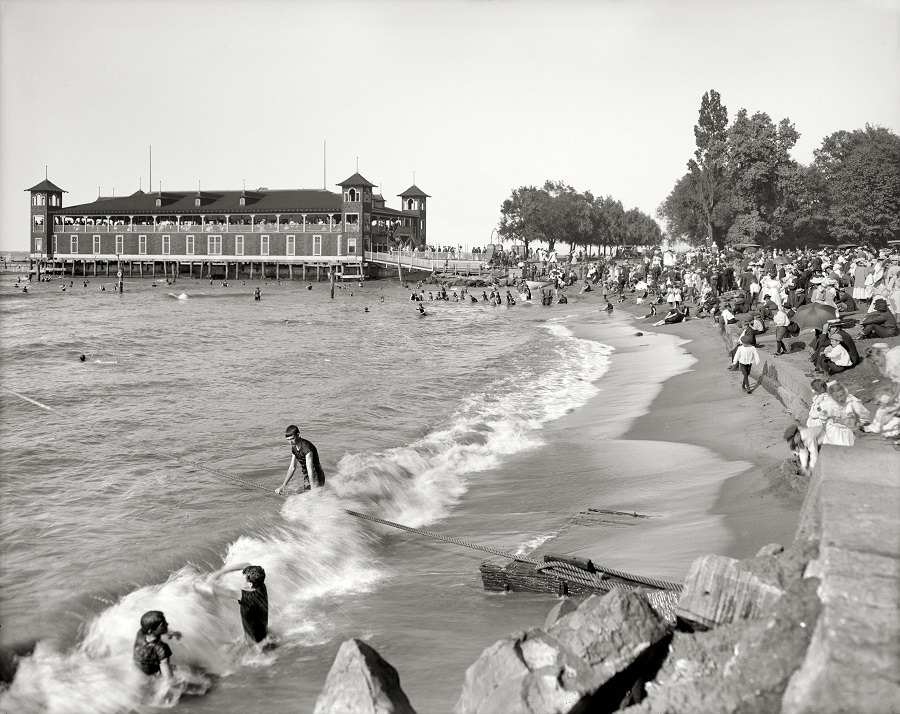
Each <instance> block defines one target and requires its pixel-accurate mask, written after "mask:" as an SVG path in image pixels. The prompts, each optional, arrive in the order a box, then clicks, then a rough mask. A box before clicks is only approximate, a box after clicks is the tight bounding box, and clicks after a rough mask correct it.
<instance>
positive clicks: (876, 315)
mask: <svg viewBox="0 0 900 714" xmlns="http://www.w3.org/2000/svg"><path fill="white" fill-rule="evenodd" d="M860 326H861V327H862V330H861V331H860V333H859V334H858V335H857V336H856V339H858V340H865V339H868V338H870V337H882V338H884V337H896V336H897V334H898V329H897V319H896V318H895V317H894V313H892V312H891V311H890V310H889V309H888V305H887V302H886V301H885V299H884V298H876V299H875V300H874V302H873V303H872V308H871V310H870V311H869V313H868V314H866V316H865V317H864V318H863V320H862V322H861V323H860Z"/></svg>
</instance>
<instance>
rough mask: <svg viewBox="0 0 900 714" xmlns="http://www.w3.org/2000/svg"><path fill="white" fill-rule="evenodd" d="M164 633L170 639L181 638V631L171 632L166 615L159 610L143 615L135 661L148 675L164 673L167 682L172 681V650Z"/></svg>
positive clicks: (135, 645) (135, 640) (136, 639)
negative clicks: (166, 641)
mask: <svg viewBox="0 0 900 714" xmlns="http://www.w3.org/2000/svg"><path fill="white" fill-rule="evenodd" d="M163 635H168V637H169V639H170V640H171V639H173V638H174V639H176V640H180V639H181V633H180V632H174V631H173V632H169V623H168V622H166V616H165V615H163V613H161V612H160V611H159V610H150V611H149V612H145V613H144V614H143V615H142V616H141V629H139V630H138V631H137V635H135V638H134V663H135V664H136V665H137V666H138V668H139V669H140V670H141V671H142V672H143V673H144V674H146V675H150V676H156V675H162V677H163V679H164V680H165V681H166V682H171V681H172V665H171V664H170V663H169V658H170V657H171V656H172V650H171V648H170V647H169V645H167V644H166V643H165V642H163V641H162V637H163Z"/></svg>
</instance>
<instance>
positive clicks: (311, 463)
mask: <svg viewBox="0 0 900 714" xmlns="http://www.w3.org/2000/svg"><path fill="white" fill-rule="evenodd" d="M284 436H285V438H286V439H288V441H290V442H291V465H290V466H289V467H288V470H287V475H286V476H285V477H284V483H283V484H281V486H280V487H278V488H276V489H275V493H278V494H281V493H284V489H285V487H286V486H287V485H288V483H289V482H290V480H291V479H292V478H293V477H294V471H296V469H297V464H300V470H301V471H302V472H303V490H304V491H309V490H310V488H311V483H314V484H315V485H316V487H317V488H318V487H319V486H324V485H325V471H323V470H322V464H320V463H319V451H318V449H316V447H315V444H313V443H312V442H311V441H309V440H308V439H304V438H303V437H302V436H300V429H299V428H298V427H297V426H296V425H295V424H291V425H290V426H289V427H288V428H287V429H285V430H284ZM310 474H312V476H313V478H310Z"/></svg>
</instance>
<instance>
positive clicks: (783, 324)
mask: <svg viewBox="0 0 900 714" xmlns="http://www.w3.org/2000/svg"><path fill="white" fill-rule="evenodd" d="M772 322H773V323H774V324H775V347H776V349H775V356H776V357H778V356H779V355H783V354H786V353H787V352H788V348H787V345H785V344H784V338H785V337H787V328H788V325H790V324H791V318H790V317H789V316H788V314H787V313H786V312H785V310H784V305H778V307H777V309H776V312H775V316H774V317H773V318H772Z"/></svg>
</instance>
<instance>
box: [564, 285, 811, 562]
mask: <svg viewBox="0 0 900 714" xmlns="http://www.w3.org/2000/svg"><path fill="white" fill-rule="evenodd" d="M593 305H596V308H595V309H596V312H594V308H593ZM604 305H605V303H604V301H603V299H602V296H601V295H600V294H599V293H598V294H595V295H582V296H580V297H579V308H581V307H584V308H587V309H586V310H585V313H584V319H579V320H578V324H577V325H572V328H573V331H574V332H575V334H576V335H577V336H579V337H583V338H588V339H600V336H601V335H600V333H601V326H603V328H602V332H603V335H604V337H603V339H604V341H607V342H608V341H609V338H608V335H609V329H608V325H609V323H610V322H618V323H619V324H620V326H621V332H622V333H623V334H624V335H625V336H624V337H620V338H619V339H618V340H616V341H614V343H613V344H614V346H615V347H616V353H615V354H614V357H613V368H612V372H614V371H615V370H617V369H618V370H632V371H636V372H640V373H641V374H642V378H643V379H644V381H645V382H646V386H647V399H649V400H652V401H650V402H649V406H647V405H646V404H640V403H639V402H640V399H637V400H633V402H634V403H632V404H616V403H615V399H614V396H613V395H610V394H601V395H600V396H599V397H597V398H595V399H594V400H592V401H591V402H590V403H589V404H588V405H587V406H586V407H585V408H584V409H582V410H579V414H578V417H577V422H578V424H576V423H575V420H574V419H573V420H572V423H571V424H569V425H568V427H567V428H568V429H571V430H574V432H575V433H574V434H573V435H572V439H573V441H574V440H576V439H581V440H583V441H585V442H586V443H587V444H591V443H592V442H593V443H594V446H592V447H589V448H596V449H597V451H596V454H595V456H594V458H596V459H598V460H602V459H603V458H605V456H607V455H608V454H609V450H610V449H611V448H616V443H617V441H618V440H621V441H624V442H633V441H638V442H642V443H645V444H646V445H647V446H646V448H645V449H642V451H641V453H640V455H639V456H638V458H637V461H638V462H640V463H635V466H634V468H635V471H636V472H637V471H640V469H641V468H643V469H644V470H645V473H646V472H647V471H653V472H661V473H658V474H657V478H656V480H655V481H654V482H653V483H652V485H651V486H649V487H650V488H653V489H654V490H655V491H656V492H657V493H658V492H659V490H660V489H667V488H669V487H670V486H671V488H672V489H673V491H672V508H673V513H664V514H660V516H661V518H660V521H659V522H660V526H658V527H660V528H663V530H661V531H660V532H659V533H658V534H656V536H655V537H657V538H662V539H666V541H665V542H667V543H668V542H670V539H680V540H682V541H684V550H685V553H686V554H688V553H691V552H695V553H700V554H706V553H716V554H720V555H726V556H730V557H734V558H744V557H750V556H753V555H755V554H756V553H757V551H758V550H759V549H760V548H761V547H762V546H764V545H766V544H768V543H773V542H777V543H781V544H782V545H785V546H787V545H789V544H790V543H791V542H792V540H793V536H794V532H795V530H796V527H797V518H798V514H799V510H800V506H801V503H802V494H800V493H797V492H796V491H793V490H792V489H791V488H790V487H789V486H788V484H787V481H786V479H785V478H784V477H783V476H782V474H781V467H782V464H783V462H784V460H785V459H786V458H788V457H789V453H788V451H787V448H786V446H785V444H784V441H783V439H782V433H783V431H784V428H785V426H786V425H788V424H790V423H792V421H793V420H792V417H791V416H790V414H789V413H788V411H787V410H786V409H785V407H784V406H783V405H782V404H781V403H780V402H779V401H778V399H777V398H776V397H774V396H773V395H772V394H770V393H769V392H767V391H765V389H763V388H762V387H761V386H757V387H756V388H755V389H754V390H753V393H752V394H749V395H748V394H745V393H744V392H743V391H742V390H741V389H740V374H739V373H736V372H730V371H728V370H727V369H726V367H727V365H728V355H727V352H726V350H725V346H724V343H723V341H722V338H721V336H720V333H719V331H718V328H717V326H716V325H715V323H713V322H712V320H711V319H708V318H707V319H691V320H688V321H687V322H683V323H680V324H677V325H666V326H659V327H654V326H653V325H652V323H651V320H650V319H649V318H648V319H641V318H642V317H643V315H645V314H647V311H648V310H647V308H646V307H645V306H643V305H638V306H636V305H633V304H628V303H622V304H621V305H616V306H615V310H614V311H613V314H612V315H607V314H606V313H605V311H604V310H603V306H604ZM589 306H590V307H589ZM653 319H654V320H655V319H657V318H653ZM638 332H640V333H643V334H642V335H641V336H638V335H637V333H638ZM663 337H665V338H667V339H668V340H670V341H671V342H672V344H673V345H674V347H675V354H677V355H678V356H674V357H673V356H671V355H670V356H669V357H667V358H666V359H665V360H664V363H661V364H656V365H654V364H653V363H652V362H651V363H650V364H648V363H646V362H645V361H644V360H643V354H642V350H647V349H648V348H650V349H653V350H654V351H655V350H656V347H653V344H654V341H657V340H660V339H662V338H663ZM653 359H657V358H655V357H654V358H653ZM607 376H610V377H615V374H611V375H607ZM752 384H755V382H754V383H752ZM610 411H613V412H616V413H617V414H619V415H620V417H621V419H623V420H624V419H628V420H630V423H629V424H628V425H627V426H626V427H625V429H624V431H623V432H621V433H620V435H619V436H618V440H614V441H613V442H607V443H606V445H605V446H604V447H602V450H601V447H600V446H598V445H597V444H598V443H599V440H600V439H601V438H605V437H606V435H605V434H603V433H602V431H603V429H605V428H606V427H605V419H608V416H609V413H610ZM604 415H605V417H604ZM601 422H603V424H601ZM579 432H580V433H579ZM585 445H586V444H583V445H582V446H585ZM676 445H680V448H676ZM688 447H700V448H699V449H696V448H695V449H693V450H689V449H688ZM644 452H646V453H648V454H649V455H650V458H649V459H647V460H646V461H642V459H643V458H644ZM617 456H621V455H617ZM631 460H632V461H634V460H635V459H634V457H632V459H631ZM685 460H688V461H689V462H690V463H688V464H687V465H686V464H685V463H684V462H685ZM658 462H659V463H658ZM667 464H673V465H674V466H673V468H672V471H671V472H670V473H668V474H667V473H665V469H666V465H667ZM631 477H632V478H638V475H637V474H632V475H631ZM648 478H650V476H649V475H648ZM690 479H695V480H694V481H690ZM679 484H684V485H685V486H686V490H687V491H688V492H689V493H694V494H696V503H694V504H679V503H678V502H677V501H678V499H684V497H685V494H684V493H683V491H684V490H685V489H683V490H682V492H679V491H677V490H676V486H677V485H679ZM639 488H640V486H639V485H636V487H635V491H636V494H637V495H636V499H637V500H636V503H637V504H638V505H639V504H640V500H639V499H640V496H639V493H638V492H639ZM614 505H621V506H622V507H623V509H624V510H631V508H632V506H633V504H631V503H623V504H614ZM604 507H608V505H607V504H604ZM691 507H697V509H698V511H697V512H691V510H690V508H691ZM677 509H680V511H678V510H677ZM675 511H677V512H675ZM701 511H702V512H701ZM666 516H670V517H671V520H674V519H678V520H679V521H680V523H681V526H680V527H679V528H677V529H670V530H668V531H666V530H665V529H664V527H663V526H662V525H661V524H662V522H663V521H664V520H665V517H666ZM645 530H646V529H644V528H642V529H641V536H642V537H643V538H645V544H646V546H647V550H651V549H652V544H653V542H654V541H653V538H654V534H653V533H652V532H645ZM613 537H614V536H613ZM592 539H593V542H592ZM609 540H610V536H609V535H607V534H606V533H604V534H596V533H595V534H591V533H590V532H588V531H582V532H575V533H573V532H566V533H565V534H563V535H561V536H560V537H558V538H556V539H554V541H553V543H552V544H548V545H550V546H551V547H552V549H553V550H554V551H556V552H568V553H571V554H577V555H580V556H582V557H591V558H593V559H594V561H595V562H606V563H609V562H610V557H614V554H617V553H618V552H619V551H618V550H616V549H615V547H613V546H611V545H610V543H609V542H608V541H609ZM621 547H622V544H621V542H619V549H620V550H621ZM626 548H627V550H628V552H629V555H630V559H631V560H632V562H635V563H636V564H637V565H636V566H635V567H642V568H644V569H645V570H646V569H649V570H650V571H652V572H645V573H644V574H648V575H656V576H672V577H678V576H679V574H680V575H683V574H684V572H680V573H679V571H678V567H676V566H675V564H674V563H673V564H672V567H673V571H670V572H666V571H667V570H668V567H667V564H664V563H654V562H653V558H652V556H649V555H648V554H645V553H638V552H636V550H635V549H634V548H633V547H632V546H626ZM667 549H668V548H667ZM693 557H694V556H691V557H690V558H686V559H685V560H684V561H683V562H681V563H679V566H680V567H681V569H682V570H683V569H685V568H686V567H687V566H688V565H689V563H688V562H687V561H688V560H692V558H693ZM676 560H677V557H676ZM610 564H611V565H616V563H610ZM618 565H620V566H622V567H623V568H625V569H627V567H628V565H629V564H628V563H618Z"/></svg>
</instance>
